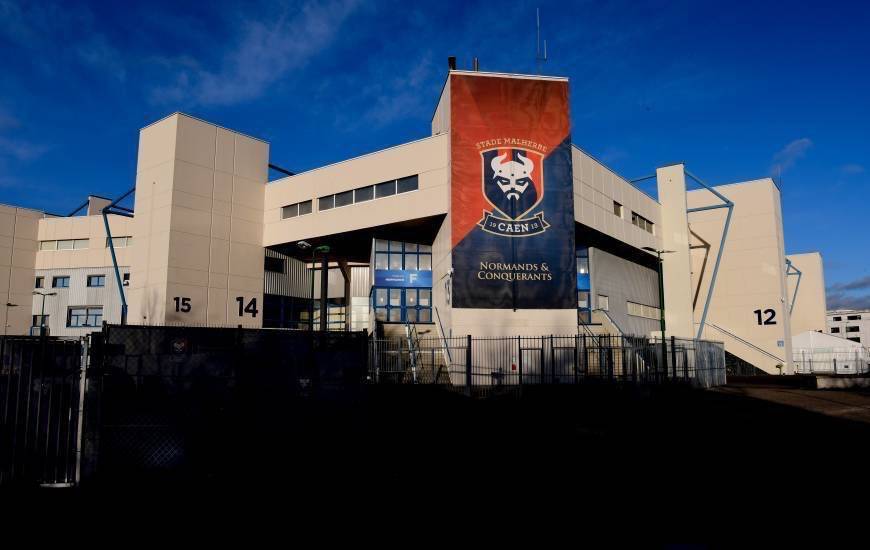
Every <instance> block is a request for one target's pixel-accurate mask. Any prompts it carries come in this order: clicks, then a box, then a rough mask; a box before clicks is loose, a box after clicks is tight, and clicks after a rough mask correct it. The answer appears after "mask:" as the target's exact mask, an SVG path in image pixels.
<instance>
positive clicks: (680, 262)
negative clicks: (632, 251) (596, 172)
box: [656, 164, 697, 338]
mask: <svg viewBox="0 0 870 550" xmlns="http://www.w3.org/2000/svg"><path fill="white" fill-rule="evenodd" d="M656 180H657V183H658V193H659V201H660V202H661V204H662V210H661V216H662V222H661V247H662V248H661V250H667V251H669V252H668V253H666V254H663V256H662V260H663V261H662V272H663V276H662V278H663V280H664V287H665V324H666V326H667V332H668V334H670V335H671V336H677V337H679V338H694V337H695V334H696V331H695V321H696V319H697V316H696V315H695V314H694V313H693V308H692V256H691V252H690V249H689V219H688V213H687V212H686V209H687V206H686V202H687V199H686V176H685V173H684V166H683V165H682V164H674V165H671V166H664V167H662V168H659V169H658V170H656Z"/></svg>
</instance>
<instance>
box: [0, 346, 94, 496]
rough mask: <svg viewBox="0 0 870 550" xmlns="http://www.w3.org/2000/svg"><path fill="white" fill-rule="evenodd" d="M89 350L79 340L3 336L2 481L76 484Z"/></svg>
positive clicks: (0, 361)
mask: <svg viewBox="0 0 870 550" xmlns="http://www.w3.org/2000/svg"><path fill="white" fill-rule="evenodd" d="M84 349H85V348H84V346H83V344H82V342H81V341H79V340H74V339H63V338H55V337H48V336H6V337H3V338H2V339H0V485H9V484H25V485H38V484H41V485H63V484H72V483H74V481H75V477H76V466H77V457H78V455H77V451H78V443H79V438H78V434H79V409H80V406H79V405H80V390H81V385H80V382H81V358H82V353H83V350H84Z"/></svg>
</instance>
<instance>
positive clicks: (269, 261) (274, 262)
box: [264, 256, 284, 273]
mask: <svg viewBox="0 0 870 550" xmlns="http://www.w3.org/2000/svg"><path fill="white" fill-rule="evenodd" d="M264 268H265V269H266V271H272V272H273V273H284V260H282V259H281V258H270V257H268V256H267V257H266V262H265V264H264Z"/></svg>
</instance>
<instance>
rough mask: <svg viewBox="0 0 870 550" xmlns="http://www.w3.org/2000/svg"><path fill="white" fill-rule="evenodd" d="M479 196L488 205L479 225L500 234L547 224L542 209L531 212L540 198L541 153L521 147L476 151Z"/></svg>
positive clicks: (522, 233)
mask: <svg viewBox="0 0 870 550" xmlns="http://www.w3.org/2000/svg"><path fill="white" fill-rule="evenodd" d="M480 160H481V173H482V174H483V178H482V179H483V181H482V184H483V188H482V191H483V196H484V197H485V198H486V201H487V202H488V203H489V204H490V205H492V207H493V211H492V212H486V211H485V212H484V214H483V219H481V220H480V222H478V225H479V226H480V228H481V229H483V230H484V231H486V232H488V233H493V234H495V235H501V236H503V237H528V236H531V235H537V234H539V233H543V232H544V231H546V229H547V228H548V227H549V226H550V224H548V223H547V222H546V221H544V212H543V211H541V212H536V213H534V214H532V210H534V209H535V207H537V206H538V205H539V204H540V203H541V200H542V199H543V198H544V156H543V155H542V154H541V153H538V152H535V151H530V150H528V149H521V148H516V147H514V148H496V149H488V150H485V151H481V152H480Z"/></svg>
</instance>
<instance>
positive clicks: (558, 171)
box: [453, 137, 588, 309]
mask: <svg viewBox="0 0 870 550" xmlns="http://www.w3.org/2000/svg"><path fill="white" fill-rule="evenodd" d="M490 162H491V161H490ZM490 162H488V163H486V165H488V164H489V163H490ZM483 173H484V177H487V176H490V177H492V176H491V171H488V170H484V171H483ZM543 174H544V178H546V180H545V181H544V184H543V200H540V201H537V202H535V203H534V206H532V207H531V208H530V209H529V210H528V211H527V212H526V213H525V214H524V215H523V216H521V217H519V216H518V217H517V218H516V219H513V220H510V219H508V218H509V217H510V216H500V215H496V214H493V213H490V212H486V211H485V212H484V214H483V220H482V221H481V222H480V224H479V225H478V227H477V228H476V230H472V231H471V232H470V233H469V234H468V235H467V236H465V237H464V238H463V239H462V241H461V242H460V243H459V244H458V245H456V246H455V247H454V249H453V268H454V286H453V307H464V308H486V309H574V308H576V307H577V285H578V284H580V280H579V279H578V278H576V277H575V276H576V274H577V258H576V254H575V249H574V194H573V193H574V188H573V178H572V166H571V140H570V137H566V138H565V140H564V141H563V142H562V143H561V144H559V145H558V146H557V147H555V148H554V149H553V150H552V151H551V152H550V153H549V154H548V155H547V156H546V158H544V159H543ZM529 189H531V186H529V187H528V188H527V189H526V190H527V191H528V190H529ZM539 196H540V195H539ZM507 209H508V210H509V211H511V210H512V209H509V208H507ZM499 218H505V219H499ZM478 219H479V218H478ZM545 220H546V221H545ZM587 278H588V277H587ZM586 284H587V285H588V281H587V283H586Z"/></svg>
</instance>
